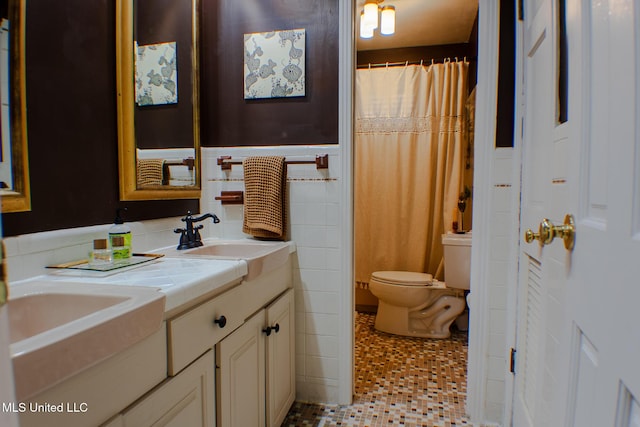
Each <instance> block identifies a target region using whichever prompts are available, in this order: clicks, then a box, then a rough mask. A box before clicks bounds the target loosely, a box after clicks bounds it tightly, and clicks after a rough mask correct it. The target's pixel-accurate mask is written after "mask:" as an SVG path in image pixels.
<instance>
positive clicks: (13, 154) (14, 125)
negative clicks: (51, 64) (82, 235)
mask: <svg viewBox="0 0 640 427" xmlns="http://www.w3.org/2000/svg"><path fill="white" fill-rule="evenodd" d="M8 15H9V19H8V22H7V21H5V20H3V23H2V34H1V38H2V49H1V51H2V55H6V59H8V61H1V62H2V67H3V68H2V72H1V73H2V75H3V78H2V81H3V83H2V89H1V90H0V92H1V93H3V96H2V119H1V120H0V122H1V123H2V139H1V142H2V148H1V149H0V152H1V153H2V154H1V155H0V158H1V159H2V160H3V161H2V162H0V163H2V164H1V165H0V169H2V176H1V177H0V181H2V188H1V189H0V196H2V212H3V213H5V212H25V211H30V210H31V192H30V186H29V155H28V153H29V151H28V148H27V90H26V84H25V68H26V65H25V25H26V5H25V0H9V10H8ZM7 75H8V76H10V77H8V78H4V77H5V76H7ZM5 93H6V95H7V96H4V94H5Z"/></svg>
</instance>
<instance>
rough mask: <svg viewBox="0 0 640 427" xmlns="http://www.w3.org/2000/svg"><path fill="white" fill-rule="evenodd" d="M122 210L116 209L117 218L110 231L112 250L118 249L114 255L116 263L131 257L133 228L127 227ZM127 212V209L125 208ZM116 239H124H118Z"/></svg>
mask: <svg viewBox="0 0 640 427" xmlns="http://www.w3.org/2000/svg"><path fill="white" fill-rule="evenodd" d="M122 210H123V209H122V208H118V209H116V218H115V219H114V220H113V223H114V224H113V226H112V227H111V228H110V229H109V244H110V245H111V248H113V247H118V251H117V252H114V253H113V258H114V261H117V260H121V259H127V258H130V257H131V228H129V226H128V225H126V224H125V223H124V221H123V219H122V217H121V216H120V212H121V211H122ZM124 210H125V211H126V210H127V208H124ZM115 238H122V240H120V239H116V240H115V242H114V239H115Z"/></svg>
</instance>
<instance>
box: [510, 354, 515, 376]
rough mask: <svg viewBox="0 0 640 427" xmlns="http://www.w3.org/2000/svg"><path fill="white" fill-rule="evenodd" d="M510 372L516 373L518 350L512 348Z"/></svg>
mask: <svg viewBox="0 0 640 427" xmlns="http://www.w3.org/2000/svg"><path fill="white" fill-rule="evenodd" d="M509 372H511V373H512V374H515V373H516V349H515V348H511V356H510V357H509Z"/></svg>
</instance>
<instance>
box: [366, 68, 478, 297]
mask: <svg viewBox="0 0 640 427" xmlns="http://www.w3.org/2000/svg"><path fill="white" fill-rule="evenodd" d="M467 74H468V63H466V62H446V63H444V64H433V65H430V66H426V67H424V66H419V65H415V66H414V65H409V66H404V67H387V68H372V69H361V70H358V71H357V73H356V134H355V245H356V247H355V253H356V265H355V267H356V268H355V269H356V282H357V284H359V285H361V287H365V288H366V287H367V286H366V284H368V282H369V277H370V276H371V273H372V272H373V271H380V270H408V271H419V272H427V273H431V274H433V275H434V276H435V277H438V278H439V279H442V272H443V263H442V260H443V258H442V257H443V250H442V242H441V235H442V234H443V233H444V232H445V231H448V230H451V224H452V220H453V215H454V210H456V209H457V200H458V195H459V194H460V191H461V188H462V176H463V170H464V169H463V163H464V158H463V157H464V156H463V147H464V145H465V138H466V128H465V126H464V123H465V121H464V119H465V117H464V114H465V100H466V98H467V96H468V88H467Z"/></svg>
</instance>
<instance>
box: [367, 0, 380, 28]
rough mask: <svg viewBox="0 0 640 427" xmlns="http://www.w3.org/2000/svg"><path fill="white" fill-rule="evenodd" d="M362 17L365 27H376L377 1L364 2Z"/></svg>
mask: <svg viewBox="0 0 640 427" xmlns="http://www.w3.org/2000/svg"><path fill="white" fill-rule="evenodd" d="M363 18H364V23H365V25H366V27H367V28H371V29H372V30H375V29H376V28H378V3H377V2H376V1H375V0H374V1H370V0H369V1H367V2H366V3H365V4H364V16H363Z"/></svg>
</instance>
